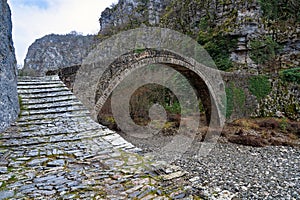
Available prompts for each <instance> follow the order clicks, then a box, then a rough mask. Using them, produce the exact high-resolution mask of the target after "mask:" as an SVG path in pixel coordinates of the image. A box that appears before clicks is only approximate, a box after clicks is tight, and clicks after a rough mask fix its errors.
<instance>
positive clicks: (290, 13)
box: [259, 0, 300, 22]
mask: <svg viewBox="0 0 300 200" xmlns="http://www.w3.org/2000/svg"><path fill="white" fill-rule="evenodd" d="M259 3H260V6H261V9H262V10H263V14H264V16H265V17H266V18H267V19H270V20H275V21H279V20H282V21H287V20H293V21H297V22H300V0H259Z"/></svg>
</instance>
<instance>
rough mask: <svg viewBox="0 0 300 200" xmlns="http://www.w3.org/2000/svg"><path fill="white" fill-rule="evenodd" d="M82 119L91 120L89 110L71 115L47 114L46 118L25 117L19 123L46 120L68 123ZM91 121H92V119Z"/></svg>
mask: <svg viewBox="0 0 300 200" xmlns="http://www.w3.org/2000/svg"><path fill="white" fill-rule="evenodd" d="M81 117H88V118H90V112H89V111H87V110H83V111H82V110H80V111H73V112H71V113H65V114H62V113H56V114H47V116H45V115H44V114H41V115H38V114H37V115H27V116H25V115H23V116H22V117H21V118H20V119H19V120H18V122H24V121H34V120H44V119H49V120H51V119H62V120H61V121H68V119H72V118H81ZM90 120H92V119H91V118H90Z"/></svg>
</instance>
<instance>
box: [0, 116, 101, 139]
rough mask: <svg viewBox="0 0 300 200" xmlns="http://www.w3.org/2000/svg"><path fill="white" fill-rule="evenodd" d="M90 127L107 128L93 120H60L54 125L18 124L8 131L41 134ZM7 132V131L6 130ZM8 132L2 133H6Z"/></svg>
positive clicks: (77, 130)
mask: <svg viewBox="0 0 300 200" xmlns="http://www.w3.org/2000/svg"><path fill="white" fill-rule="evenodd" d="M90 129H107V127H105V126H102V125H100V124H98V123H94V122H91V121H89V122H76V121H71V120H69V121H67V120H66V121H62V122H60V123H56V124H55V125H54V126H53V124H49V125H48V124H45V125H35V124H30V125H28V126H18V128H17V129H15V130H13V131H10V133H15V134H22V133H25V134H26V133H32V134H36V133H37V134H42V133H43V132H45V133H49V134H51V133H57V132H62V131H66V130H69V131H71V132H72V131H75V132H80V131H81V132H82V131H87V130H90ZM7 133H8V134H9V132H7ZM8 134H6V133H5V134H2V135H3V136H4V135H8Z"/></svg>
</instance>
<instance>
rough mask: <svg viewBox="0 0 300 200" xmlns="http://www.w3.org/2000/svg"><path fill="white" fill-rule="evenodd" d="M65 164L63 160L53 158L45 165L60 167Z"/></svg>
mask: <svg viewBox="0 0 300 200" xmlns="http://www.w3.org/2000/svg"><path fill="white" fill-rule="evenodd" d="M64 165H65V161H64V160H53V161H50V162H48V163H47V167H62V166H64Z"/></svg>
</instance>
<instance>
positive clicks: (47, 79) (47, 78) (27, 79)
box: [18, 75, 60, 82]
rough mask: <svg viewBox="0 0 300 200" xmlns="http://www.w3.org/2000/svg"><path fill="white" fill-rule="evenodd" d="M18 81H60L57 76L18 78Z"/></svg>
mask: <svg viewBox="0 0 300 200" xmlns="http://www.w3.org/2000/svg"><path fill="white" fill-rule="evenodd" d="M18 81H23V82H25V81H28V82H41V81H60V79H59V77H58V76H57V75H55V76H18Z"/></svg>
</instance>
